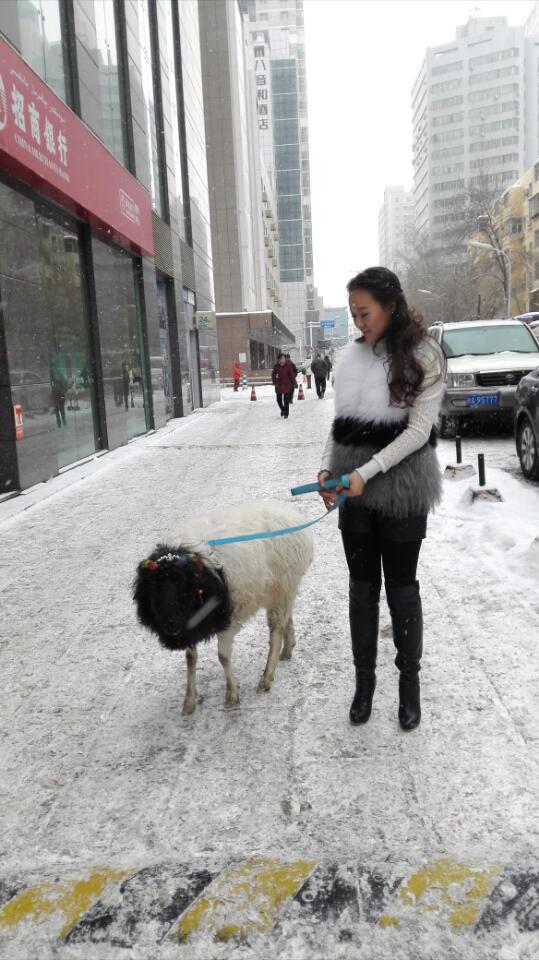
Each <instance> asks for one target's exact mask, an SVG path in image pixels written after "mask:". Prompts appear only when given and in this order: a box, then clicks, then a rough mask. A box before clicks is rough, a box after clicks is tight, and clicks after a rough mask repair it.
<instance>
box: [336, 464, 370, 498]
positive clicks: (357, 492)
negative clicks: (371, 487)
mask: <svg viewBox="0 0 539 960" xmlns="http://www.w3.org/2000/svg"><path fill="white" fill-rule="evenodd" d="M349 476H350V486H349V487H336V488H335V490H336V492H337V493H344V495H345V497H360V496H361V494H362V493H363V491H364V489H365V481H364V479H363V477H360V475H359V473H357V471H356V470H352V473H351V474H350V475H349Z"/></svg>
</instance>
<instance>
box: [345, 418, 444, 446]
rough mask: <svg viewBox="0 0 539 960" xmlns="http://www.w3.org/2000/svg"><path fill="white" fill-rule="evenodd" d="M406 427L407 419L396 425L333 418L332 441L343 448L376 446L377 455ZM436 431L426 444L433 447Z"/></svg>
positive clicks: (432, 431) (433, 431)
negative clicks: (361, 445) (340, 444)
mask: <svg viewBox="0 0 539 960" xmlns="http://www.w3.org/2000/svg"><path fill="white" fill-rule="evenodd" d="M407 426H408V417H405V418H404V419H403V420H399V421H398V422H397V423H376V422H375V421H374V420H357V419H356V418H355V417H335V420H334V421H333V427H332V433H333V439H334V440H335V441H336V442H337V443H342V444H343V446H345V447H357V446H359V445H360V444H363V443H369V444H373V445H374V446H376V447H377V448H378V449H377V451H376V452H377V453H378V452H379V451H380V450H383V449H384V447H387V446H388V444H390V443H392V441H393V440H395V439H396V438H397V437H398V436H399V435H400V434H401V433H402V432H403V431H404V430H405V429H406V427H407ZM437 436H438V431H437V430H436V427H433V428H432V430H431V432H430V437H429V439H428V443H430V445H431V447H435V446H436V443H437Z"/></svg>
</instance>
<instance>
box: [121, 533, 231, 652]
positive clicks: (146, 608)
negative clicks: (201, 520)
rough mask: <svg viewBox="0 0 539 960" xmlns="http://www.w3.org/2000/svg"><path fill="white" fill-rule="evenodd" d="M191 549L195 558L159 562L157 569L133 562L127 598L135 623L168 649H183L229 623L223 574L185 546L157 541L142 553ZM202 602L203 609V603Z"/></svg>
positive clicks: (153, 555) (154, 555) (152, 556)
mask: <svg viewBox="0 0 539 960" xmlns="http://www.w3.org/2000/svg"><path fill="white" fill-rule="evenodd" d="M185 552H189V553H194V554H195V555H197V556H198V557H199V559H200V561H201V563H200V564H194V563H189V564H187V565H186V566H183V567H181V566H179V565H178V564H175V563H167V562H163V561H162V562H161V563H159V566H158V569H157V570H150V569H148V568H147V567H144V566H141V565H139V567H138V569H137V573H136V576H135V579H134V581H133V600H134V602H135V606H136V608H137V616H138V619H139V621H140V623H141V624H142V625H143V626H144V627H147V628H148V629H149V630H151V631H152V632H153V633H155V634H156V635H157V637H158V638H159V642H160V643H161V644H162V645H163V646H164V647H166V648H167V649H168V650H186V649H187V647H194V646H195V645H196V644H197V643H201V641H202V640H209V639H210V637H212V636H215V634H216V633H221V632H222V631H223V630H226V629H227V627H229V626H230V622H231V619H232V603H231V598H230V591H229V589H228V585H227V582H226V577H225V575H224V573H223V571H222V570H217V569H215V568H214V567H213V566H211V565H210V564H209V563H208V562H207V561H206V560H205V559H204V557H203V556H201V555H200V554H196V551H193V550H192V549H191V548H190V547H189V548H185V547H184V548H182V547H181V546H176V547H170V546H168V545H166V544H162V543H160V544H158V545H157V547H156V548H155V550H154V551H153V552H152V553H151V554H150V556H149V557H148V559H149V560H157V559H158V558H160V557H163V556H166V555H167V554H169V553H171V554H179V553H185ZM205 608H206V609H205Z"/></svg>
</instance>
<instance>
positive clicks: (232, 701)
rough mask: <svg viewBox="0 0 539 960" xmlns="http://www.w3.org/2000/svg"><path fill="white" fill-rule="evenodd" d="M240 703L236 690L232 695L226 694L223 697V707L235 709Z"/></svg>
mask: <svg viewBox="0 0 539 960" xmlns="http://www.w3.org/2000/svg"><path fill="white" fill-rule="evenodd" d="M239 702H240V696H239V693H238V691H237V690H236V691H235V692H234V693H227V695H226V697H225V707H237V706H238V704H239Z"/></svg>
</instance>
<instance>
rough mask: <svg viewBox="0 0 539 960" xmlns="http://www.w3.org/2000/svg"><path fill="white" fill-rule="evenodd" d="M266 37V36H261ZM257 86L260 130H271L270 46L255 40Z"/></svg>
mask: <svg viewBox="0 0 539 960" xmlns="http://www.w3.org/2000/svg"><path fill="white" fill-rule="evenodd" d="M261 37H262V38H263V37H264V34H261ZM253 53H254V63H255V85H256V115H257V119H258V129H259V130H269V128H270V120H271V113H270V106H271V103H270V90H271V86H270V76H269V67H270V60H269V44H268V43H266V41H265V40H264V39H260V40H255V41H254V44H253Z"/></svg>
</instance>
